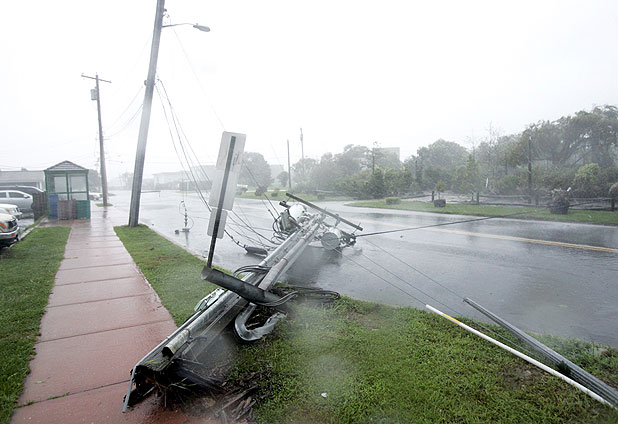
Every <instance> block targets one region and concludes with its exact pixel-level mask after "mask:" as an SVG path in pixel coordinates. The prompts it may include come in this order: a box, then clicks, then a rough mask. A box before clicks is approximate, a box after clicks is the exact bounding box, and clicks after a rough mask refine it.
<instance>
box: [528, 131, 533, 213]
mask: <svg viewBox="0 0 618 424" xmlns="http://www.w3.org/2000/svg"><path fill="white" fill-rule="evenodd" d="M528 203H532V136H530V135H528Z"/></svg>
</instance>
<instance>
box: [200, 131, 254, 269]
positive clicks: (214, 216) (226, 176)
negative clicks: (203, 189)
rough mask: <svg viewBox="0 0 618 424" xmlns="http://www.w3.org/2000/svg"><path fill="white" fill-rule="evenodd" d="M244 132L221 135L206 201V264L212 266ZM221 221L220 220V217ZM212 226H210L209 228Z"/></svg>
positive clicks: (231, 197)
mask: <svg viewBox="0 0 618 424" xmlns="http://www.w3.org/2000/svg"><path fill="white" fill-rule="evenodd" d="M246 138H247V136H246V135H245V134H239V133H232V132H227V131H224V132H223V135H222V136H221V146H220V147H219V156H218V157H217V175H216V176H215V180H214V182H213V186H212V189H211V190H210V197H209V198H208V203H209V204H210V206H212V207H213V209H212V211H211V212H210V221H209V222H208V235H209V236H211V238H210V249H208V261H207V262H206V266H207V267H208V268H210V267H211V266H212V259H213V257H214V254H215V244H216V242H217V239H218V238H223V231H224V230H225V216H227V213H226V214H223V212H227V211H231V210H232V207H233V206H234V197H235V196H236V182H237V181H238V175H239V174H240V167H241V166H242V153H243V151H244V150H245V139H246ZM222 217H223V218H224V219H223V222H221V218H222ZM211 227H212V228H211Z"/></svg>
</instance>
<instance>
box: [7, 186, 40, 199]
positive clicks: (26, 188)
mask: <svg viewBox="0 0 618 424" xmlns="http://www.w3.org/2000/svg"><path fill="white" fill-rule="evenodd" d="M0 190H14V191H21V192H23V193H27V194H29V195H31V196H33V197H34V196H36V195H37V194H40V193H45V191H43V190H41V189H40V188H38V187H33V186H22V185H1V186H0Z"/></svg>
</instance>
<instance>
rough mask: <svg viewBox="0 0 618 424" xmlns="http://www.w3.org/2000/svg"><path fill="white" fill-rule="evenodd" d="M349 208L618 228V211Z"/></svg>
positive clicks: (381, 204) (410, 204)
mask: <svg viewBox="0 0 618 424" xmlns="http://www.w3.org/2000/svg"><path fill="white" fill-rule="evenodd" d="M347 206H357V207H364V208H381V209H396V210H404V211H416V212H433V213H444V214H455V215H474V216H496V217H500V216H506V215H512V214H517V215H515V216H510V218H519V219H537V220H544V221H561V222H583V223H589V224H602V225H618V212H606V211H584V210H574V209H569V213H568V214H567V215H554V214H551V213H549V210H548V209H547V208H526V207H516V206H489V205H466V204H452V203H447V204H446V207H444V208H437V207H435V206H434V205H433V203H431V202H420V201H413V200H402V201H401V203H399V204H395V205H387V204H386V202H385V201H384V199H382V200H369V201H362V202H353V203H348V204H347Z"/></svg>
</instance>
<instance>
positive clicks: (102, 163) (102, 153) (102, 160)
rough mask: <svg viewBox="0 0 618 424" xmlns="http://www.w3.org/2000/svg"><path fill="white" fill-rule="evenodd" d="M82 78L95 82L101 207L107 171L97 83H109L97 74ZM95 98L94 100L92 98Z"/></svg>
mask: <svg viewBox="0 0 618 424" xmlns="http://www.w3.org/2000/svg"><path fill="white" fill-rule="evenodd" d="M82 77H83V78H89V79H93V80H95V81H96V85H95V89H94V93H93V95H91V98H92V100H96V101H97V115H98V118H99V150H100V157H101V158H100V166H101V190H103V206H107V169H106V168H105V148H104V146H103V123H102V122H101V91H100V90H99V81H103V82H109V83H111V81H108V80H104V79H100V78H99V74H95V76H94V77H89V76H87V75H84V74H82ZM93 97H95V98H93Z"/></svg>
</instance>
